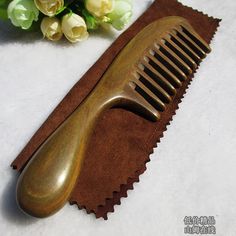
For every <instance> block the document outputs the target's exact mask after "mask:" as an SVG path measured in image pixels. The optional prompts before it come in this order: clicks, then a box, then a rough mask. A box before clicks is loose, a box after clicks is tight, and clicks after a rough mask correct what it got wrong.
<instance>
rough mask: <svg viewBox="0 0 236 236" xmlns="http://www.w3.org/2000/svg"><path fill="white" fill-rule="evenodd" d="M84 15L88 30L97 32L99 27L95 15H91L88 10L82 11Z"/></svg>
mask: <svg viewBox="0 0 236 236" xmlns="http://www.w3.org/2000/svg"><path fill="white" fill-rule="evenodd" d="M82 15H83V17H84V19H85V22H86V25H87V28H88V29H90V30H95V29H97V28H98V25H99V22H98V20H97V19H96V18H95V17H94V16H93V15H91V14H90V13H89V12H88V11H87V10H86V9H83V10H82Z"/></svg>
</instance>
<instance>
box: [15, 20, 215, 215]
mask: <svg viewBox="0 0 236 236" xmlns="http://www.w3.org/2000/svg"><path fill="white" fill-rule="evenodd" d="M209 52H210V48H209V46H208V45H207V43H206V42H205V41H204V40H203V39H202V38H201V37H200V36H199V35H198V34H197V33H196V32H195V31H194V29H193V28H192V27H191V26H190V24H189V23H188V22H187V21H186V20H185V19H184V18H181V17H176V16H172V17H167V18H162V19H161V20H158V21H155V22H153V23H151V24H149V25H148V26H147V27H145V28H144V29H143V30H142V31H141V32H139V33H138V34H137V35H136V36H135V37H134V38H133V39H132V40H131V41H130V42H129V43H128V44H127V45H126V47H125V48H124V49H123V50H122V51H121V52H120V54H119V55H118V56H117V57H116V59H115V60H114V62H113V63H112V64H111V65H110V67H109V68H108V70H107V71H106V72H105V73H104V75H103V77H102V78H101V80H100V82H99V83H98V84H97V86H96V87H95V88H94V89H93V90H92V91H91V92H90V94H89V96H88V97H87V98H86V99H85V100H84V101H83V103H82V104H81V105H80V106H79V107H78V108H77V109H76V110H75V111H74V112H73V113H72V114H71V116H70V117H69V118H67V120H66V121H65V122H64V123H63V124H62V125H61V126H60V127H59V128H58V129H57V130H56V131H55V132H54V133H53V134H52V135H51V136H50V137H49V138H48V139H47V140H46V141H45V142H44V143H43V145H42V146H41V147H40V148H39V149H38V150H37V152H36V153H35V154H34V156H33V157H32V159H31V160H30V161H29V163H28V164H27V166H26V167H25V169H24V170H23V172H22V174H21V176H20V178H19V181H18V184H17V201H18V204H19V206H20V207H21V209H22V210H23V211H25V212H26V213H28V214H30V215H32V216H35V217H47V216H49V215H52V214H53V213H55V212H57V211H58V210H59V209H60V208H61V207H63V205H64V204H65V203H66V201H67V200H68V199H69V197H70V195H71V193H72V191H73V188H74V186H75V184H76V180H77V178H78V176H79V174H80V170H81V167H82V162H83V159H84V157H85V151H86V147H87V144H88V142H89V138H90V136H91V133H92V131H93V128H94V126H95V124H96V121H97V120H98V119H99V116H100V115H101V114H102V112H103V111H104V110H106V109H110V108H111V107H114V106H119V107H120V106H125V107H126V108H128V109H130V110H134V111H136V112H138V113H140V114H142V115H145V116H146V117H147V118H149V119H150V120H152V121H157V120H159V119H161V112H162V111H164V110H165V109H166V105H167V104H169V103H171V102H172V100H173V97H174V96H175V94H176V91H177V90H178V89H179V88H180V87H181V86H182V82H183V81H184V80H186V79H187V76H188V75H190V74H191V73H193V71H194V70H195V69H196V68H197V66H198V64H199V62H200V61H201V60H202V58H204V57H205V56H206V53H209ZM104 145H105V144H104ZM91 174H92V173H91Z"/></svg>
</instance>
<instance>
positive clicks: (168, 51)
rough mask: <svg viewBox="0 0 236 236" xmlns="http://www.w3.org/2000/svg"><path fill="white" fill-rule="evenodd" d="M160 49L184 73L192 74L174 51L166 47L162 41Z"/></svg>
mask: <svg viewBox="0 0 236 236" xmlns="http://www.w3.org/2000/svg"><path fill="white" fill-rule="evenodd" d="M160 46H161V47H160V51H161V52H162V53H163V54H165V55H166V56H167V57H168V58H169V59H170V60H172V61H173V62H174V63H175V64H176V65H178V67H179V68H181V70H182V71H184V73H185V74H187V75H189V74H192V72H193V71H192V70H191V68H190V67H189V66H188V64H186V63H185V62H184V61H183V60H182V59H181V58H180V57H179V56H178V55H177V54H176V53H175V52H174V51H172V50H171V49H170V48H168V47H167V46H166V45H165V44H164V43H163V42H160Z"/></svg>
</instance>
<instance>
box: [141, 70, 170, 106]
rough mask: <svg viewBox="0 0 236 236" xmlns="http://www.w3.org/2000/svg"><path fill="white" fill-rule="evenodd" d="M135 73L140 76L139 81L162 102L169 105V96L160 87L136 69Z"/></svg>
mask: <svg viewBox="0 0 236 236" xmlns="http://www.w3.org/2000/svg"><path fill="white" fill-rule="evenodd" d="M137 72H138V74H139V75H140V78H139V80H140V81H141V82H142V83H143V84H144V85H145V86H146V87H148V88H149V89H150V90H152V92H153V93H154V94H156V95H157V96H158V97H159V98H160V99H161V100H162V101H163V102H165V103H169V102H170V101H171V100H172V99H171V97H170V95H169V94H168V93H167V92H166V91H165V90H164V89H163V88H162V87H161V86H159V85H158V84H157V83H155V82H154V81H153V80H152V79H151V78H150V77H149V76H148V75H147V74H146V73H145V72H144V71H143V70H140V69H138V70H137Z"/></svg>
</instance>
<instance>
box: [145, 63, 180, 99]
mask: <svg viewBox="0 0 236 236" xmlns="http://www.w3.org/2000/svg"><path fill="white" fill-rule="evenodd" d="M142 63H143V65H144V66H145V68H144V72H145V73H146V74H147V75H149V76H150V78H152V79H153V80H154V81H155V82H156V83H157V84H159V85H160V86H161V87H162V88H163V89H165V90H166V91H167V92H168V93H169V94H170V95H175V94H176V90H175V88H174V86H173V85H172V84H171V83H170V82H169V81H168V80H167V79H166V78H164V77H163V76H162V75H161V74H160V73H159V72H158V71H157V70H155V69H154V68H153V67H152V66H151V65H150V64H148V63H147V62H146V61H143V62H142Z"/></svg>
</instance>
